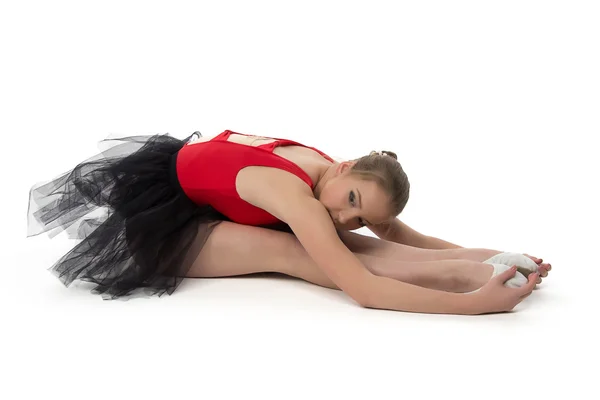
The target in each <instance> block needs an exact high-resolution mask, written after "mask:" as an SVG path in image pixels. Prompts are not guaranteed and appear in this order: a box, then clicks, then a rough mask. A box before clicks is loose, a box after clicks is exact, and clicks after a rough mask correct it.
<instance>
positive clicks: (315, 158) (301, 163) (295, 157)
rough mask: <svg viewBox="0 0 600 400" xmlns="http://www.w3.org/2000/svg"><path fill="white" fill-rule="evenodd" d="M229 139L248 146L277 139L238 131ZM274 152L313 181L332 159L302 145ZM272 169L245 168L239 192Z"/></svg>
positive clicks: (208, 139)
mask: <svg viewBox="0 0 600 400" xmlns="http://www.w3.org/2000/svg"><path fill="white" fill-rule="evenodd" d="M213 138H214V136H212V137H208V136H201V137H200V138H198V139H196V140H194V141H192V142H190V143H189V144H188V145H194V144H198V143H203V142H208V141H210V140H211V139H213ZM227 141H228V142H234V143H239V144H243V145H246V146H253V147H256V146H260V145H263V144H268V143H272V142H274V141H275V139H271V138H265V137H261V136H248V135H240V134H237V133H232V134H231V135H230V136H229V137H228V138H227ZM273 153H274V154H277V155H278V156H280V157H282V158H285V159H287V160H289V161H291V162H293V163H294V164H296V165H297V166H298V167H300V168H301V169H302V170H303V171H304V172H306V174H307V175H308V176H309V177H310V178H311V180H312V181H313V182H317V181H318V180H319V177H320V176H321V172H322V171H323V169H324V168H327V167H328V166H330V165H331V161H329V160H327V159H326V158H325V157H323V156H322V155H321V154H319V153H318V152H316V151H314V150H312V149H309V148H306V147H302V146H293V145H288V146H280V147H276V148H275V149H274V150H273ZM272 169H273V168H270V167H260V166H252V167H246V168H244V169H243V170H242V171H240V173H239V174H238V180H237V184H236V186H237V187H238V192H243V190H242V191H240V186H247V187H249V186H251V181H253V180H255V179H262V178H265V179H266V178H267V177H269V176H271V172H270V171H269V170H272ZM290 176H292V175H291V174H290ZM294 179H295V178H294ZM240 195H242V193H240ZM242 198H243V195H242Z"/></svg>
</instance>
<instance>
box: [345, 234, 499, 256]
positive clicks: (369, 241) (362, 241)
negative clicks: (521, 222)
mask: <svg viewBox="0 0 600 400" xmlns="http://www.w3.org/2000/svg"><path fill="white" fill-rule="evenodd" d="M338 233H339V235H340V238H341V239H342V241H343V242H344V244H345V245H346V246H348V248H349V249H350V250H351V251H353V252H358V253H362V254H368V255H371V256H376V257H385V258H391V259H394V260H402V261H439V260H471V261H477V262H483V261H485V260H487V259H489V258H491V257H493V256H495V255H496V254H498V253H500V252H499V251H496V250H488V249H421V248H418V247H412V246H407V245H404V244H400V243H395V242H389V241H387V240H382V239H379V238H375V237H371V236H365V235H360V234H358V233H354V232H349V231H341V232H338Z"/></svg>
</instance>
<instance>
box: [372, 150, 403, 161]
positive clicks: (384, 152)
mask: <svg viewBox="0 0 600 400" xmlns="http://www.w3.org/2000/svg"><path fill="white" fill-rule="evenodd" d="M369 155H370V156H373V155H376V156H389V157H392V158H393V159H394V160H398V156H397V155H396V153H394V152H393V151H387V150H381V151H375V150H373V151H371V152H370V153H369Z"/></svg>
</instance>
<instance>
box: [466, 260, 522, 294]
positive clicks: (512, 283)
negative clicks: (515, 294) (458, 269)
mask: <svg viewBox="0 0 600 400" xmlns="http://www.w3.org/2000/svg"><path fill="white" fill-rule="evenodd" d="M487 264H491V267H492V268H482V273H481V275H480V274H476V276H472V277H471V278H472V282H473V286H475V287H478V288H481V287H482V286H483V285H485V284H486V283H487V282H489V280H490V279H492V278H493V277H495V276H496V275H498V274H501V273H503V272H504V271H506V270H509V269H510V268H511V267H512V266H509V265H504V264H496V263H487ZM525 284H527V278H526V276H524V275H523V274H521V273H520V272H519V271H518V269H517V272H515V276H513V277H512V278H510V279H509V280H507V281H506V282H504V286H506V287H510V288H519V287H521V286H523V285H525ZM478 290H479V289H476V290H474V291H473V292H477V291H478ZM473 292H467V293H473Z"/></svg>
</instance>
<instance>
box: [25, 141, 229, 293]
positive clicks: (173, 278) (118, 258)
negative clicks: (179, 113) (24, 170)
mask: <svg viewBox="0 0 600 400" xmlns="http://www.w3.org/2000/svg"><path fill="white" fill-rule="evenodd" d="M196 134H199V133H198V132H195V133H194V134H193V135H192V136H190V137H188V138H187V139H184V140H181V139H177V138H174V137H172V136H170V135H169V134H161V135H151V136H144V135H138V136H129V137H122V138H111V139H105V140H104V141H102V142H101V144H105V143H106V142H110V145H109V146H107V149H105V150H103V151H102V152H101V153H99V154H97V155H95V156H94V157H91V158H89V159H87V160H85V161H83V162H81V163H79V164H78V165H77V166H76V167H75V168H73V169H72V170H70V171H68V172H66V173H64V174H62V175H60V176H58V177H56V178H54V179H53V180H51V181H50V182H46V183H38V184H36V185H34V186H33V187H32V188H31V190H30V192H29V207H28V220H27V224H28V229H27V236H28V237H29V236H34V235H39V234H41V233H44V232H47V233H48V235H49V236H50V237H54V236H56V235H57V234H59V233H61V232H66V233H67V235H68V237H69V238H72V239H76V240H79V242H78V243H77V244H76V245H75V246H74V248H73V249H72V250H70V251H69V252H68V253H67V254H65V255H64V256H63V257H61V258H60V259H59V260H58V261H57V262H56V263H55V264H54V265H53V266H52V267H50V269H49V270H50V271H51V272H52V273H54V274H55V275H56V276H57V277H58V278H59V279H60V280H61V281H62V282H63V283H64V284H65V286H67V287H68V286H69V285H70V284H71V283H72V282H73V281H75V280H82V281H87V282H92V283H94V284H95V286H94V288H93V289H92V293H95V294H101V295H102V297H103V298H104V299H117V298H120V299H129V298H132V297H147V296H151V295H158V296H160V295H162V294H164V293H168V294H172V293H173V292H174V291H175V289H176V288H177V286H178V285H179V284H180V283H181V281H182V280H183V279H184V277H185V275H186V273H187V272H188V271H189V269H190V267H191V266H192V264H193V263H194V261H195V260H196V258H197V256H198V254H199V252H200V250H201V248H202V246H203V245H204V242H205V240H206V239H207V237H208V235H209V234H210V232H211V231H212V229H213V228H214V226H215V225H216V224H218V223H219V222H220V221H222V220H226V218H225V217H224V216H223V215H221V214H220V213H218V212H216V211H215V210H214V209H213V208H212V207H210V206H199V205H197V204H195V203H193V202H192V201H191V200H190V199H189V198H188V197H187V196H186V195H185V193H184V192H183V191H182V190H181V187H180V186H178V183H177V177H176V173H175V170H174V165H175V164H174V162H175V157H176V154H177V151H178V150H179V149H180V148H181V147H182V146H183V145H184V144H185V143H186V142H187V141H189V140H190V139H191V138H192V137H193V136H194V135H196ZM198 173H208V171H198Z"/></svg>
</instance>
